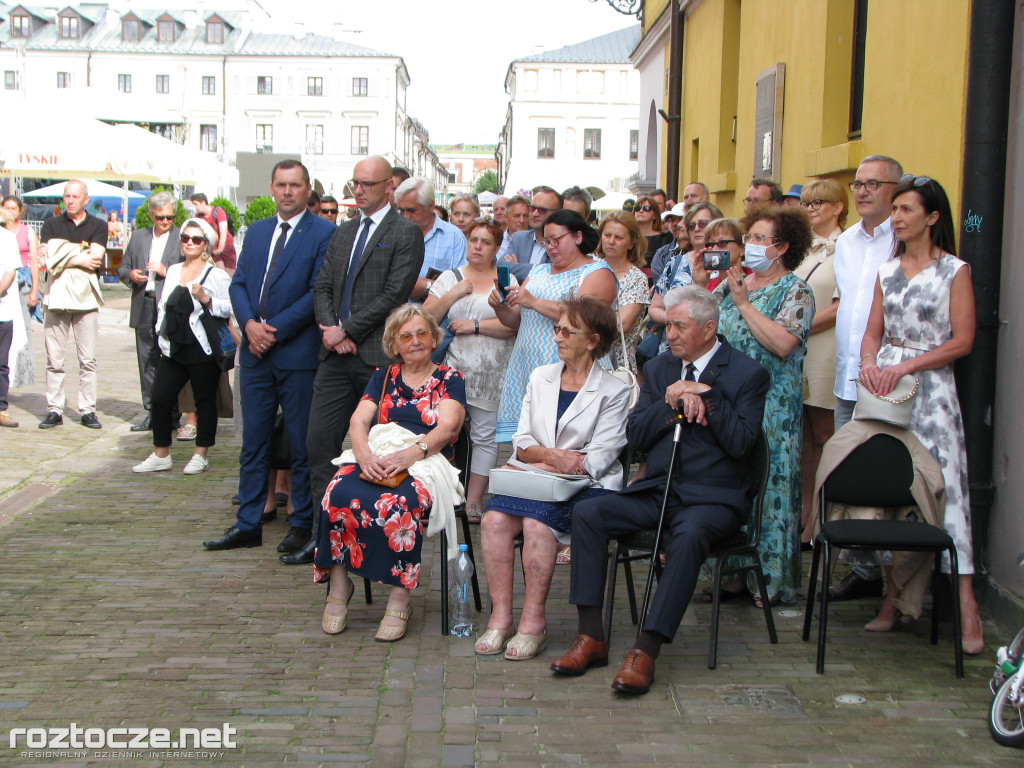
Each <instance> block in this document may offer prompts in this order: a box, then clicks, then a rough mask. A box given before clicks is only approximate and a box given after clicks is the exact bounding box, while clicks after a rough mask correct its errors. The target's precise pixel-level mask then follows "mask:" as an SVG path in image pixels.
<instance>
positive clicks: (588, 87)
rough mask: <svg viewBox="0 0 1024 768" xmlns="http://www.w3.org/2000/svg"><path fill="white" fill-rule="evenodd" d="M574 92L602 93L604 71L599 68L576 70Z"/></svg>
mask: <svg viewBox="0 0 1024 768" xmlns="http://www.w3.org/2000/svg"><path fill="white" fill-rule="evenodd" d="M576 93H604V72H601V71H600V70H598V71H591V70H580V71H579V72H577V73H576Z"/></svg>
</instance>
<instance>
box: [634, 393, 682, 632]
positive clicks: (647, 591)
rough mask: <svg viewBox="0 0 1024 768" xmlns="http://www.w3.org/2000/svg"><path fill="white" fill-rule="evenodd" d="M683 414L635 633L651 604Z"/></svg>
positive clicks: (674, 439) (674, 436)
mask: <svg viewBox="0 0 1024 768" xmlns="http://www.w3.org/2000/svg"><path fill="white" fill-rule="evenodd" d="M684 418H685V417H684V416H683V411H682V408H680V409H679V410H677V411H676V417H675V423H676V428H675V431H674V432H673V433H672V453H671V454H670V455H669V457H668V473H667V474H666V475H665V493H664V495H663V496H662V497H661V514H660V515H659V516H658V530H657V532H656V533H655V534H654V549H652V550H651V565H650V569H649V570H648V571H647V586H646V587H644V604H643V607H642V608H641V610H640V624H639V629H637V634H638V635H639V634H640V632H642V631H643V627H644V621H646V620H647V609H648V608H650V605H651V588H652V587H653V586H654V569H655V567H656V566H657V563H658V549H659V548H660V547H661V530H662V528H663V527H664V525H665V508H666V507H667V506H668V494H669V488H670V484H671V482H672V470H673V468H674V467H675V464H676V453H678V452H679V443H680V440H681V438H682V434H683V423H684Z"/></svg>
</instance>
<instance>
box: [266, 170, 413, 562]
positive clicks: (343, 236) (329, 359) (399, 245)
mask: <svg viewBox="0 0 1024 768" xmlns="http://www.w3.org/2000/svg"><path fill="white" fill-rule="evenodd" d="M393 184H394V181H393V177H392V168H391V165H390V164H389V163H388V161H387V160H385V159H384V158H383V157H380V156H372V157H368V158H366V159H365V160H362V161H360V162H359V163H357V164H356V167H355V171H354V173H353V175H352V180H351V181H350V182H349V186H350V187H351V189H352V195H353V197H355V200H356V206H358V208H359V218H358V219H349V220H348V221H346V222H345V223H344V224H342V225H341V226H340V227H338V231H337V232H336V233H335V235H334V237H333V238H332V239H331V245H330V247H329V248H328V249H327V256H326V257H325V258H324V265H323V268H322V269H321V270H320V275H319V277H318V278H317V281H316V285H315V286H314V288H313V308H314V310H315V312H316V322H317V324H318V326H319V329H320V333H321V341H322V343H321V346H320V367H319V368H318V369H317V372H316V379H315V380H314V382H313V402H312V404H311V406H310V412H309V432H308V433H307V438H306V445H307V447H308V452H309V475H310V484H311V486H312V489H313V497H314V498H316V499H321V498H323V495H324V491H325V490H326V488H327V483H328V482H330V479H331V476H332V475H333V474H334V465H333V464H332V463H331V460H332V459H333V458H335V457H336V456H338V455H340V454H341V444H342V442H343V441H344V439H345V435H346V433H347V432H348V422H349V419H351V418H352V412H353V411H354V410H355V409H356V406H357V405H358V404H359V399H360V398H361V397H362V396H363V392H364V391H365V390H366V385H367V384H368V383H369V381H370V376H371V375H372V374H373V371H374V369H376V368H377V367H378V366H381V365H387V364H388V363H389V362H390V361H389V360H388V358H387V356H386V355H385V354H384V348H383V340H384V323H385V321H386V320H387V318H388V315H390V314H391V312H392V310H394V309H395V308H396V307H398V306H400V305H401V304H404V303H405V302H406V301H408V299H409V295H410V294H411V293H412V292H413V287H414V286H415V285H416V279H417V277H418V275H419V273H420V267H421V266H422V264H423V232H422V231H421V230H420V228H419V227H418V226H417V225H416V224H415V223H413V222H412V221H410V220H408V219H406V218H403V217H402V216H399V215H398V212H397V211H396V210H395V209H394V208H393V207H392V206H391V204H390V202H389V199H390V198H391V197H392V196H393V195H394V187H393ZM317 525H318V526H319V522H317ZM315 548H316V537H315V536H314V537H313V538H312V539H311V540H310V541H309V543H308V544H307V545H306V546H305V547H304V548H302V549H300V550H299V551H297V552H293V553H291V554H286V555H283V556H282V557H281V561H282V562H284V563H286V564H288V565H299V564H302V563H311V562H313V552H314V550H315Z"/></svg>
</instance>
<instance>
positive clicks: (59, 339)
mask: <svg viewBox="0 0 1024 768" xmlns="http://www.w3.org/2000/svg"><path fill="white" fill-rule="evenodd" d="M88 205H89V191H88V189H86V186H85V184H84V183H83V182H81V181H78V180H77V179H72V180H71V181H69V182H67V183H66V184H65V185H64V212H63V213H62V214H60V215H59V216H53V217H51V218H49V219H47V220H46V221H45V222H44V223H43V231H42V234H41V235H40V237H39V240H40V242H42V243H43V246H44V247H45V248H46V268H47V270H48V271H49V274H50V281H51V282H50V289H49V292H48V293H47V295H46V297H45V298H44V300H43V303H44V304H45V305H46V315H45V319H44V320H43V338H44V340H45V342H46V410H47V414H46V418H45V419H43V420H42V421H41V422H40V423H39V428H40V429H50V428H51V427H57V426H60V425H61V424H63V423H64V416H63V414H64V372H65V368H64V357H65V354H66V353H67V348H68V344H69V343H70V341H71V336H72V334H74V337H75V347H76V349H77V351H78V411H79V413H80V414H81V421H82V426H83V427H89V429H99V428H100V427H101V426H102V425H101V424H100V421H99V419H98V418H97V417H96V394H97V385H96V337H97V335H98V334H99V328H100V313H99V309H100V307H101V306H102V305H103V296H102V295H101V294H100V284H99V280H97V279H96V273H97V271H98V270H99V268H100V267H101V266H102V265H103V255H104V253H105V252H106V247H107V225H106V222H104V221H103V220H102V219H98V218H96V217H95V216H90V215H89V214H88V213H86V207H87V206H88Z"/></svg>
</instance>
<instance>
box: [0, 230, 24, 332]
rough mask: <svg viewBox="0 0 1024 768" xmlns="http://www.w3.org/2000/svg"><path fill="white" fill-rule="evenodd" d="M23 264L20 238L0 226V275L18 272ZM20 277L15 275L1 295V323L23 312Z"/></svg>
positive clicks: (9, 320)
mask: <svg viewBox="0 0 1024 768" xmlns="http://www.w3.org/2000/svg"><path fill="white" fill-rule="evenodd" d="M20 266H21V252H20V251H19V250H18V238H17V237H15V236H14V233H12V232H8V231H7V230H6V229H4V228H2V227H0V277H4V276H6V275H7V274H8V273H10V272H17V270H18V267H20ZM18 294H19V290H18V278H17V275H15V277H14V279H13V280H12V281H11V287H10V288H8V289H7V292H6V293H5V294H3V296H0V323H7V322H11V321H12V320H14V314H15V313H16V312H21V300H20V299H19V298H18Z"/></svg>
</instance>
